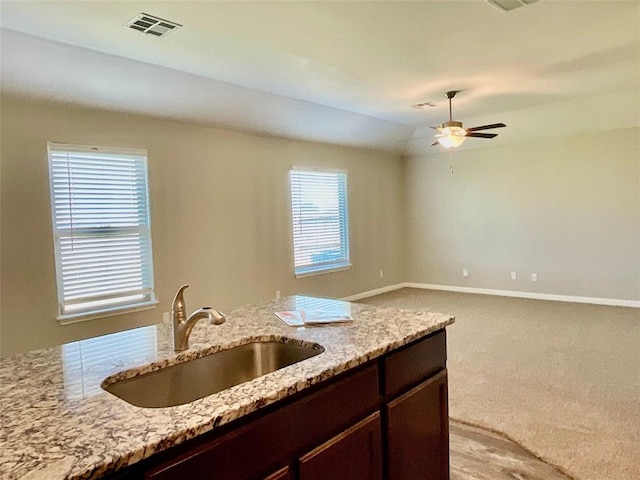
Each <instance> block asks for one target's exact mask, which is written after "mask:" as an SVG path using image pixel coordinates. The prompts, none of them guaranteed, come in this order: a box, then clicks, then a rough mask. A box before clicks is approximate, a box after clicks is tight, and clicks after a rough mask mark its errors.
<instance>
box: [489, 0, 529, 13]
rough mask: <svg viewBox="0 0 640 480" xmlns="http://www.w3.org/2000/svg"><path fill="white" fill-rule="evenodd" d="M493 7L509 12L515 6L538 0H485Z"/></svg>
mask: <svg viewBox="0 0 640 480" xmlns="http://www.w3.org/2000/svg"><path fill="white" fill-rule="evenodd" d="M486 1H487V2H488V3H490V4H491V5H493V6H494V7H497V8H499V9H500V10H502V11H504V12H510V11H511V10H514V9H516V8H520V7H524V6H526V5H529V4H531V3H536V2H537V1H538V0H486Z"/></svg>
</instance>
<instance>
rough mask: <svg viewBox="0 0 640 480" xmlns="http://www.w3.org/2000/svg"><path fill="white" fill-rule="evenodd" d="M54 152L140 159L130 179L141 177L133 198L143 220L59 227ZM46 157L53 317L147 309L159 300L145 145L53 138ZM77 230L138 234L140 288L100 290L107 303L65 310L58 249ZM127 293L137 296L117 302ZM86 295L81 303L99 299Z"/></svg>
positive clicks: (69, 319) (75, 318) (99, 235)
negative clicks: (139, 189) (140, 201)
mask: <svg viewBox="0 0 640 480" xmlns="http://www.w3.org/2000/svg"><path fill="white" fill-rule="evenodd" d="M58 153H76V154H82V153H98V154H100V153H101V154H105V155H114V156H116V155H117V156H123V157H124V156H130V157H136V161H138V160H139V161H140V162H141V163H140V164H139V165H138V166H137V167H136V168H141V170H142V171H143V176H144V178H142V175H139V174H135V175H132V176H131V178H132V179H136V180H138V181H142V180H143V189H144V191H143V192H144V193H143V194H141V195H139V196H138V197H136V198H140V197H142V198H143V199H144V202H145V203H144V210H145V215H144V217H145V219H146V221H145V222H142V223H140V222H139V223H137V224H136V225H135V226H125V227H123V226H113V225H109V226H104V227H102V226H101V227H84V228H83V227H80V228H76V229H75V231H74V227H73V225H72V226H71V228H70V229H69V228H66V229H65V228H63V227H60V226H59V224H58V222H57V214H58V210H57V207H56V202H55V200H56V197H55V195H56V190H55V185H54V160H53V156H54V155H56V154H58ZM47 157H48V170H49V193H50V197H49V207H50V210H51V222H52V224H51V231H52V233H53V250H54V258H55V270H56V289H57V300H58V314H57V315H56V319H57V320H58V321H59V322H60V323H61V324H62V325H65V324H70V323H76V322H82V321H86V320H92V319H97V318H105V317H110V316H115V315H122V314H126V313H132V312H138V311H143V310H150V309H153V308H155V306H156V305H157V304H158V303H159V302H158V300H157V299H156V297H155V280H154V272H153V245H152V238H151V211H150V210H151V205H150V196H149V169H148V152H147V150H146V149H133V148H113V147H96V146H87V145H76V144H66V143H56V142H48V143H47ZM75 232H77V234H78V235H77V237H78V238H85V239H87V238H96V239H105V238H107V237H112V236H114V235H116V236H122V235H124V234H139V235H140V239H139V240H138V241H137V244H138V245H139V246H141V247H144V246H146V247H147V248H146V249H144V253H145V255H146V261H144V262H142V265H141V267H140V275H141V276H142V277H143V278H144V279H145V280H146V281H145V280H143V281H142V282H143V283H142V285H141V287H140V289H138V290H136V291H135V293H127V292H123V293H120V294H119V295H108V296H105V294H104V293H102V294H101V295H99V296H100V297H105V298H103V299H102V302H103V303H104V302H108V301H109V300H113V301H112V303H111V304H108V305H104V304H103V305H95V306H93V307H90V306H88V305H87V306H85V307H84V308H80V309H78V311H77V312H73V311H71V312H70V311H69V306H70V305H73V304H74V302H69V301H68V300H67V299H65V291H64V287H65V286H64V279H63V273H62V262H63V258H62V257H63V253H62V243H63V240H62V238H63V237H67V238H70V237H74V233H75ZM127 297H140V298H137V299H136V300H133V301H131V300H130V301H128V302H127V301H121V302H118V299H121V300H126V299H127ZM85 298H86V299H85V300H84V302H83V303H82V305H86V304H89V303H92V302H93V303H100V302H101V300H99V299H98V300H94V299H95V298H96V297H95V296H93V297H92V296H86V297H85Z"/></svg>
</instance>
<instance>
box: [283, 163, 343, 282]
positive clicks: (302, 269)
mask: <svg viewBox="0 0 640 480" xmlns="http://www.w3.org/2000/svg"><path fill="white" fill-rule="evenodd" d="M294 172H318V173H324V174H337V175H343V176H344V180H343V184H344V191H343V196H344V209H339V215H340V217H341V220H340V224H342V225H344V229H342V228H341V231H340V250H341V251H344V256H342V257H340V258H338V259H336V260H335V261H332V262H325V263H322V264H320V263H310V264H306V265H297V263H296V231H295V230H296V225H295V220H294V217H295V210H294V209H295V208H296V205H295V202H294V190H293V187H294V185H293V174H294ZM288 180H289V182H288V183H289V198H290V207H291V208H290V214H291V239H292V250H293V251H292V254H293V255H292V256H293V271H294V274H295V277H296V278H304V277H309V276H315V275H324V274H327V273H334V272H340V271H344V270H349V269H350V268H351V267H352V266H353V265H352V263H351V241H350V228H349V198H348V197H349V186H348V185H349V184H348V172H347V170H344V169H336V168H322V167H316V166H307V165H304V166H303V165H293V166H291V168H290V169H289V172H288ZM338 195H340V192H338ZM338 202H340V200H339V199H338ZM343 230H344V231H343Z"/></svg>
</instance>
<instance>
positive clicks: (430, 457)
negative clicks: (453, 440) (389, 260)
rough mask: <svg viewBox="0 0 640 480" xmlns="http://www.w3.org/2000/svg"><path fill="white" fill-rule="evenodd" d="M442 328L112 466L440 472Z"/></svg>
mask: <svg viewBox="0 0 640 480" xmlns="http://www.w3.org/2000/svg"><path fill="white" fill-rule="evenodd" d="M445 367H446V340H445V331H444V330H441V331H439V332H436V333H434V334H431V335H429V336H427V337H425V338H423V339H420V340H417V341H415V342H414V343H412V344H410V345H408V346H405V347H402V348H401V349H399V350H396V351H393V352H390V353H389V354H387V355H384V356H382V357H380V358H377V359H375V360H372V361H370V362H369V363H367V364H365V365H363V366H360V367H357V368H356V369H353V370H349V371H347V372H345V373H343V374H342V375H340V376H338V377H335V378H333V379H330V380H327V381H325V382H322V383H320V384H319V385H316V386H314V387H311V388H309V389H307V390H305V391H303V392H301V393H299V394H297V395H294V396H293V397H290V398H287V399H285V400H282V401H281V402H278V403H277V404H274V405H271V406H269V407H266V408H265V409H263V410H262V411H259V412H255V413H253V414H250V415H249V416H247V417H243V418H240V419H238V420H236V421H234V422H232V423H231V424H228V425H225V426H224V427H221V428H219V429H216V430H214V431H212V432H210V433H207V434H204V435H201V436H200V437H197V438H195V439H193V440H189V441H187V442H185V443H183V444H181V445H178V446H176V447H173V448H170V449H168V450H166V451H164V452H161V453H159V454H157V455H155V456H153V457H151V458H149V459H146V460H143V461H141V462H139V463H138V464H136V465H134V466H132V467H129V469H127V470H125V471H122V472H120V473H119V474H118V475H117V476H115V475H114V476H112V477H111V478H112V479H115V478H118V479H120V478H122V479H127V480H129V479H131V480H141V479H145V480H182V479H192V478H193V479H198V480H207V479H211V480H219V479H224V480H248V479H251V480H326V479H332V480H341V479H344V480H405V479H411V480H417V479H420V480H448V478H449V466H448V465H449V452H448V450H449V437H448V413H447V375H446V369H445Z"/></svg>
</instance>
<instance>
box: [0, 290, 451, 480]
mask: <svg viewBox="0 0 640 480" xmlns="http://www.w3.org/2000/svg"><path fill="white" fill-rule="evenodd" d="M301 308H305V309H314V308H319V309H323V310H328V311H334V312H335V311H347V312H350V313H351V316H352V317H353V319H354V320H353V322H350V323H346V324H340V325H324V326H313V327H297V328H296V327H290V326H288V325H285V324H284V323H283V322H282V321H280V320H279V319H278V318H276V317H275V315H274V312H276V311H285V310H298V309H301ZM451 323H453V317H452V316H450V315H444V314H438V313H427V312H419V311H410V310H402V309H398V308H379V307H374V306H369V305H364V304H356V303H348V302H341V301H337V300H327V299H318V298H313V297H303V296H293V297H287V298H283V299H280V300H273V301H269V302H264V303H261V304H257V305H251V306H246V307H242V308H239V309H237V310H234V311H232V312H230V313H228V314H227V321H226V322H225V323H224V324H222V325H210V324H209V323H208V322H206V321H200V322H199V323H198V324H197V325H196V327H195V328H194V330H193V332H192V334H191V339H190V348H189V350H187V351H185V352H181V353H180V354H176V353H175V352H174V351H173V349H172V343H171V327H170V326H166V325H157V326H150V327H141V328H136V329H133V330H129V331H126V332H119V333H115V334H111V335H105V336H103V337H96V338H93V339H88V340H83V341H79V342H73V343H68V344H65V345H62V346H59V347H53V348H48V349H43V350H36V351H33V352H28V353H24V354H19V355H14V356H11V357H6V358H2V359H0V432H1V435H0V479H1V480H17V479H22V480H39V479H47V480H56V479H60V480H62V479H94V478H100V477H101V476H102V475H104V474H106V473H110V472H114V471H116V470H119V469H122V468H124V467H125V466H127V465H131V464H133V463H135V462H137V461H139V460H141V459H143V458H147V457H149V456H151V455H153V454H154V453H157V452H159V451H161V450H164V449H167V448H169V447H171V446H173V445H176V444H179V443H181V442H184V441H185V440H188V439H191V438H194V437H196V436H198V435H201V434H203V433H205V432H208V431H211V430H213V429H215V428H216V427H218V426H220V425H223V424H225V423H228V422H230V421H232V420H235V419H237V418H239V417H241V416H243V415H246V414H248V413H250V412H253V411H255V410H257V409H259V408H260V407H263V406H265V405H268V404H271V403H273V402H275V401H277V400H280V399H282V398H285V397H287V396H288V395H291V394H293V393H296V392H298V391H300V390H303V389H304V388H307V387H309V386H311V385H314V384H316V383H318V382H321V381H323V380H326V379H327V378H330V377H332V376H334V375H337V374H339V373H341V372H344V371H345V370H348V369H350V368H353V367H355V366H357V365H360V364H362V363H365V362H367V361H369V360H371V359H373V358H376V357H378V356H380V355H382V354H384V353H386V352H389V351H391V350H394V349H396V348H398V347H400V346H402V345H405V344H407V343H410V342H411V341H413V340H416V339H418V338H421V337H423V336H426V335H427V334H429V333H432V332H435V331H437V330H441V329H443V328H444V327H446V326H447V325H449V324H451ZM282 337H288V338H291V339H295V340H298V341H302V342H311V343H316V344H320V345H322V346H323V347H324V348H325V351H324V352H323V353H321V354H320V355H317V356H315V357H312V358H310V359H307V360H304V361H302V362H299V363H296V364H293V365H290V366H288V367H285V368H283V369H281V370H277V371H275V372H272V373H269V374H267V375H264V376H262V377H259V378H256V379H254V380H251V381H249V382H245V383H243V384H240V385H236V386H234V387H231V388H228V389H226V390H223V391H221V392H219V393H217V394H214V395H210V396H208V397H205V398H202V399H200V400H196V401H194V402H191V403H188V404H186V405H180V406H176V407H168V408H141V407H136V406H133V405H130V404H128V403H127V402H125V401H123V400H121V399H120V398H117V397H115V396H114V395H112V394H110V393H107V392H105V391H103V390H102V389H101V388H100V384H101V382H102V381H103V380H104V379H105V378H106V377H109V376H111V375H114V374H118V373H119V372H122V371H124V370H127V371H130V370H131V369H134V372H133V374H141V373H144V372H146V371H150V370H152V369H154V368H157V366H158V365H163V366H164V365H171V364H174V363H178V362H180V361H181V360H185V359H188V358H193V357H196V356H198V355H199V354H200V355H202V354H203V353H205V350H206V353H212V352H213V351H217V350H223V349H226V348H230V347H232V346H236V345H239V344H243V343H247V342H249V341H253V340H279V339H281V338H282ZM152 363H153V364H154V365H153V366H152V365H150V364H152ZM131 374H132V372H129V373H128V374H127V376H131ZM118 376H119V377H121V376H123V375H118Z"/></svg>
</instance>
